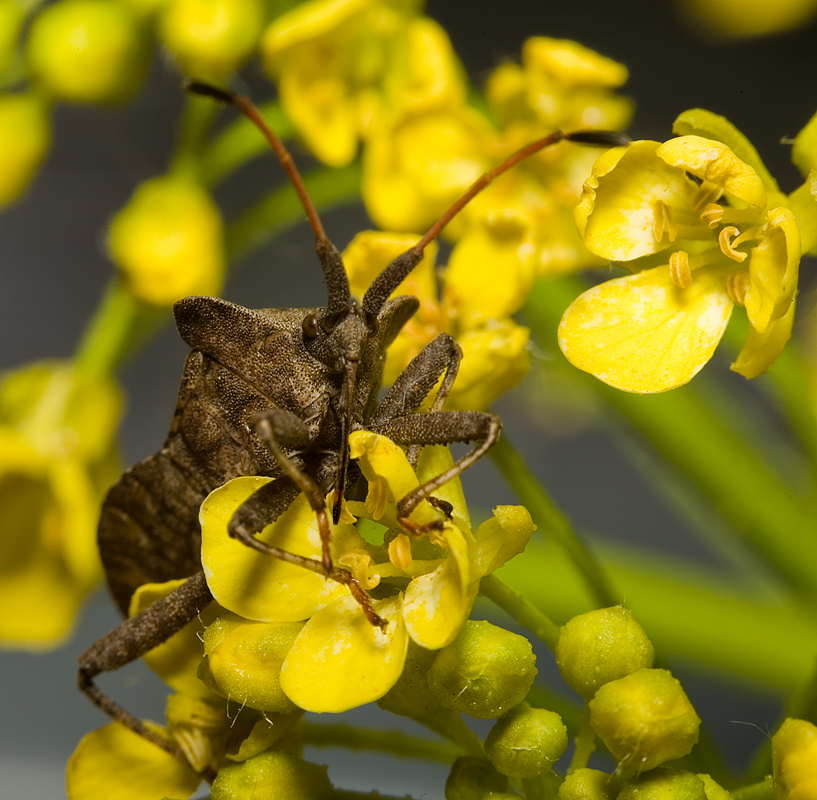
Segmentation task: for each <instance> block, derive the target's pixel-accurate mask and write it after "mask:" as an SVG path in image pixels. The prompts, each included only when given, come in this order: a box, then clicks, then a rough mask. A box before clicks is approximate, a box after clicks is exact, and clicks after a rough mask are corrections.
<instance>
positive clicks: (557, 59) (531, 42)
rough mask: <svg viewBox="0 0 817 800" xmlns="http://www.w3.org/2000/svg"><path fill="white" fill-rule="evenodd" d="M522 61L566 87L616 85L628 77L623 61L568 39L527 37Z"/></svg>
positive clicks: (526, 67) (529, 67)
mask: <svg viewBox="0 0 817 800" xmlns="http://www.w3.org/2000/svg"><path fill="white" fill-rule="evenodd" d="M522 63H523V64H524V66H525V69H526V70H533V71H542V72H544V73H545V74H547V75H548V77H549V78H550V79H551V80H555V81H558V82H559V83H560V84H562V85H563V86H564V87H567V88H575V87H579V86H588V85H590V86H604V87H607V88H611V89H614V88H616V87H618V86H621V85H622V84H623V83H626V81H627V67H625V66H624V65H623V64H619V63H617V62H616V61H613V60H612V59H610V58H605V57H604V56H602V55H599V54H598V53H596V52H595V51H593V50H590V49H589V48H587V47H584V46H583V45H580V44H578V43H577V42H571V41H570V40H568V39H550V38H547V37H545V36H532V37H531V38H529V39H526V40H525V44H524V46H523V48H522Z"/></svg>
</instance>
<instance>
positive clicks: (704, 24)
mask: <svg viewBox="0 0 817 800" xmlns="http://www.w3.org/2000/svg"><path fill="white" fill-rule="evenodd" d="M683 6H684V7H685V10H686V12H687V13H688V15H689V17H690V20H691V21H692V22H693V23H695V24H697V25H700V26H701V28H702V29H703V30H704V31H705V32H706V33H708V34H710V35H712V36H714V37H717V38H722V39H749V38H751V37H754V36H766V35H768V34H774V33H780V32H782V31H788V30H792V29H793V28H799V27H800V26H801V25H806V24H807V23H808V22H809V21H810V20H811V19H813V18H814V16H815V14H817V2H815V0H781V2H777V3H769V2H767V0H748V2H747V0H685V2H684V3H683Z"/></svg>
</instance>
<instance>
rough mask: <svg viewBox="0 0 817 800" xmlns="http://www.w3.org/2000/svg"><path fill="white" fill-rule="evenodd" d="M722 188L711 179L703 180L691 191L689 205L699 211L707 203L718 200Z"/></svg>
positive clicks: (710, 203)
mask: <svg viewBox="0 0 817 800" xmlns="http://www.w3.org/2000/svg"><path fill="white" fill-rule="evenodd" d="M722 194H723V190H722V189H721V187H720V186H718V184H717V183H714V182H713V181H704V182H703V183H702V184H701V185H700V186H699V187H698V188H697V189H696V190H695V191H694V192H693V193H692V197H691V198H690V205H691V206H692V208H693V209H695V211H701V209H705V208H706V207H707V206H708V205H712V204H714V203H715V201H717V200H720V198H721V195H722Z"/></svg>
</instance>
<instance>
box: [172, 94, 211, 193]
mask: <svg viewBox="0 0 817 800" xmlns="http://www.w3.org/2000/svg"><path fill="white" fill-rule="evenodd" d="M217 111H218V105H217V104H216V103H214V102H213V101H212V100H210V99H208V98H206V97H198V96H196V95H190V94H189V95H187V98H186V102H185V104H184V110H183V111H182V118H181V124H180V127H179V135H178V139H177V141H176V148H175V151H174V153H173V157H172V158H171V161H170V167H169V169H168V173H170V174H172V175H179V176H181V175H186V176H189V177H190V178H192V179H193V180H201V179H202V175H201V172H202V151H203V149H204V147H205V143H206V141H207V134H208V132H209V130H210V125H211V123H212V121H213V118H214V117H215V115H216V112H217Z"/></svg>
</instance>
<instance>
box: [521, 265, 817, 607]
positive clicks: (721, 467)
mask: <svg viewBox="0 0 817 800" xmlns="http://www.w3.org/2000/svg"><path fill="white" fill-rule="evenodd" d="M578 293H579V286H578V285H577V283H576V282H575V281H558V282H556V281H554V282H551V283H547V284H544V283H540V284H538V285H537V286H536V287H535V288H534V291H533V292H532V294H531V296H530V298H529V301H528V304H527V306H526V315H527V318H528V321H529V323H530V325H531V327H532V329H533V330H534V331H535V333H536V335H537V337H538V338H539V339H540V340H541V341H545V342H547V343H548V344H549V345H551V343H553V342H554V341H555V329H556V325H557V323H558V319H559V316H560V315H561V313H562V311H563V310H564V308H566V307H567V305H568V304H569V302H570V301H571V300H572V299H573V298H574V297H575V296H576V295H577V294H578ZM550 349H552V347H551V348H550ZM574 374H575V378H576V380H577V381H584V385H585V386H586V387H587V388H588V389H589V390H591V391H593V392H594V393H595V394H596V395H597V396H598V397H600V398H601V399H602V400H604V401H605V403H606V404H607V405H608V406H609V407H612V408H613V409H615V410H616V411H617V412H618V414H619V415H620V416H622V417H623V418H624V419H625V420H626V421H627V423H628V424H629V425H630V426H631V427H632V428H633V429H634V430H636V431H637V432H638V433H639V434H640V435H641V436H643V437H644V438H645V439H646V440H647V441H649V442H650V444H651V445H652V447H653V448H654V449H655V450H656V451H657V452H658V453H659V454H660V456H661V457H663V458H664V459H665V460H666V461H667V463H669V464H670V465H671V466H672V467H673V468H674V469H675V470H676V471H677V472H679V473H681V474H682V475H684V476H685V477H686V479H687V480H689V481H690V482H691V484H692V485H693V486H694V487H695V488H696V489H697V490H698V492H700V493H701V494H702V495H703V497H704V498H705V499H706V500H707V501H708V502H709V503H711V504H713V505H714V506H715V507H716V508H717V509H718V510H719V512H720V513H721V515H722V516H723V517H724V518H725V519H726V520H727V521H728V522H729V523H730V524H731V526H732V528H733V530H734V531H735V533H736V534H738V535H739V537H740V539H741V541H743V542H744V543H745V544H747V545H749V546H751V547H752V548H754V550H755V551H756V552H757V553H758V554H759V555H760V556H761V557H762V558H763V559H765V561H766V563H767V564H768V565H769V566H770V567H772V569H774V570H775V571H776V572H777V573H778V574H779V575H780V576H781V577H783V578H784V579H785V580H786V581H787V582H788V584H789V585H790V587H791V589H792V590H793V591H794V592H795V593H797V594H798V595H799V596H800V597H801V599H804V600H806V601H807V602H808V603H809V604H814V603H815V602H817V570H815V569H814V564H815V563H817V535H815V533H817V532H816V531H815V524H814V521H813V519H812V517H811V515H810V514H809V513H808V511H807V510H806V508H805V507H804V505H803V504H802V503H801V502H800V501H799V500H797V499H796V498H795V497H793V494H792V490H791V489H790V488H789V487H788V486H786V485H785V484H783V483H782V482H781V481H780V480H779V479H778V476H777V475H776V474H775V472H774V470H773V469H772V468H770V467H769V466H768V464H767V463H766V462H765V461H764V459H763V458H762V457H761V456H760V455H758V453H757V452H756V451H755V450H754V449H752V447H750V445H749V444H748V443H747V442H746V441H744V440H743V439H742V438H741V437H739V436H738V435H737V434H736V433H735V432H734V431H733V430H732V429H731V428H730V427H729V426H728V425H727V423H726V422H725V420H728V419H731V418H732V416H733V415H734V413H735V412H734V410H731V411H730V409H729V407H728V405H727V403H726V402H724V404H723V407H722V408H720V409H718V411H720V415H719V414H718V413H716V411H715V409H713V408H711V407H710V406H708V405H707V404H706V403H705V402H704V401H703V400H702V399H701V398H700V397H699V396H698V394H697V393H696V391H695V389H694V388H693V387H692V386H686V387H684V388H682V389H676V390H673V391H671V392H665V393H663V394H659V395H643V396H642V395H634V394H630V393H627V392H622V391H619V390H617V389H613V388H611V387H609V386H606V385H605V384H603V383H601V382H600V381H598V380H596V379H595V378H593V377H592V376H590V375H586V374H584V373H581V372H580V371H579V370H575V372H574Z"/></svg>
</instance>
